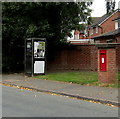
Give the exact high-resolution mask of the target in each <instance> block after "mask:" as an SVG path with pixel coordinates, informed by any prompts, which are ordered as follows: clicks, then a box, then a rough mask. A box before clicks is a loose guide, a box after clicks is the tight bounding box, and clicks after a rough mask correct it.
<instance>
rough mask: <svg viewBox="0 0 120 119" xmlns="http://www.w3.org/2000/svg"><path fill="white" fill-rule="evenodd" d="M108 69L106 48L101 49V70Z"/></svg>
mask: <svg viewBox="0 0 120 119" xmlns="http://www.w3.org/2000/svg"><path fill="white" fill-rule="evenodd" d="M106 70H107V68H106V50H100V71H106Z"/></svg>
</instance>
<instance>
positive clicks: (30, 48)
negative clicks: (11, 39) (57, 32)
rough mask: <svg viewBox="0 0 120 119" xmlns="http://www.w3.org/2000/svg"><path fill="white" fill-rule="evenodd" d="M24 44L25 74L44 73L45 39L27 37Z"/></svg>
mask: <svg viewBox="0 0 120 119" xmlns="http://www.w3.org/2000/svg"><path fill="white" fill-rule="evenodd" d="M25 45H26V48H25V74H27V75H36V74H45V59H46V39H45V38H29V39H26V41H25Z"/></svg>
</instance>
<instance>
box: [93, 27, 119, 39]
mask: <svg viewBox="0 0 120 119" xmlns="http://www.w3.org/2000/svg"><path fill="white" fill-rule="evenodd" d="M115 35H120V28H118V29H116V30H113V31H111V32H107V33H104V34H102V35H98V36H95V37H93V39H97V38H102V37H108V36H115Z"/></svg>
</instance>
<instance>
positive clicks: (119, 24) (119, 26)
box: [118, 20, 120, 28]
mask: <svg viewBox="0 0 120 119" xmlns="http://www.w3.org/2000/svg"><path fill="white" fill-rule="evenodd" d="M118 28H120V20H119V21H118Z"/></svg>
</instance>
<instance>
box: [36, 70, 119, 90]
mask: <svg viewBox="0 0 120 119" xmlns="http://www.w3.org/2000/svg"><path fill="white" fill-rule="evenodd" d="M118 77H119V73H116V79H117V83H115V84H107V83H100V82H99V81H98V76H97V72H77V71H76V72H75V71H74V72H56V73H48V74H46V75H40V76H35V78H38V79H44V80H55V81H62V82H68V83H76V84H80V85H89V86H100V87H113V88H120V82H119V78H118Z"/></svg>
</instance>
